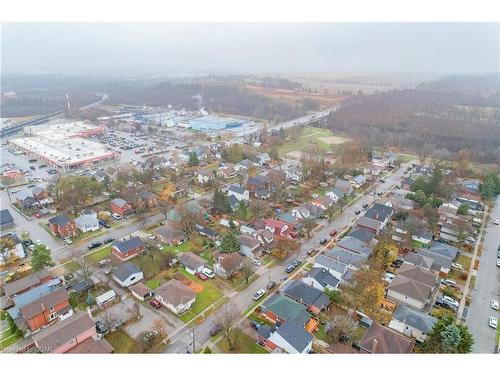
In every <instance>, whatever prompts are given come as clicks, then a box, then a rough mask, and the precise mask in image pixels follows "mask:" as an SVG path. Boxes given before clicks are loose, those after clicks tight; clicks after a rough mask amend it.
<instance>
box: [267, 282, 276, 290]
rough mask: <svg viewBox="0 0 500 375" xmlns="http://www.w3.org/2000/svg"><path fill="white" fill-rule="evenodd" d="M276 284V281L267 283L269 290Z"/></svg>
mask: <svg viewBox="0 0 500 375" xmlns="http://www.w3.org/2000/svg"><path fill="white" fill-rule="evenodd" d="M275 286H276V283H275V282H274V281H270V282H269V284H267V290H271V289H273V288H274V287H275Z"/></svg>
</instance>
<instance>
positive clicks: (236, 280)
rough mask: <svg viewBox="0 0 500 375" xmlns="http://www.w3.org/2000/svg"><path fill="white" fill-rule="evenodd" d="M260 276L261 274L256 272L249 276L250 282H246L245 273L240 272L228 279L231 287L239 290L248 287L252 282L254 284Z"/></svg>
mask: <svg viewBox="0 0 500 375" xmlns="http://www.w3.org/2000/svg"><path fill="white" fill-rule="evenodd" d="M258 278H259V275H257V274H255V273H254V274H252V275H250V277H249V278H248V283H246V282H245V278H244V276H243V274H242V273H238V274H237V275H236V276H235V277H232V278H231V279H230V280H228V282H229V285H230V286H231V288H233V289H234V290H236V291H237V292H239V291H242V290H243V289H246V288H247V287H248V286H249V285H250V284H252V283H253V282H254V281H255V280H257V279H258Z"/></svg>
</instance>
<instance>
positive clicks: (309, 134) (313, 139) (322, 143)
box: [278, 127, 346, 157]
mask: <svg viewBox="0 0 500 375" xmlns="http://www.w3.org/2000/svg"><path fill="white" fill-rule="evenodd" d="M336 136H337V135H336V134H334V133H333V132H332V131H331V130H329V129H321V128H313V127H307V128H302V129H301V133H300V137H299V138H298V139H297V140H296V141H291V142H287V143H285V144H283V145H281V146H279V147H278V153H279V155H280V156H282V157H283V156H285V155H286V154H287V153H289V152H292V151H302V150H304V149H305V148H306V147H307V146H308V145H309V144H311V143H315V144H316V145H317V147H318V148H319V149H321V150H325V151H327V150H331V149H334V148H335V145H334V144H329V143H328V142H327V141H328V140H329V141H332V140H333V138H328V137H336ZM321 138H324V139H323V140H322V139H321ZM339 138H340V137H339ZM344 140H346V139H344Z"/></svg>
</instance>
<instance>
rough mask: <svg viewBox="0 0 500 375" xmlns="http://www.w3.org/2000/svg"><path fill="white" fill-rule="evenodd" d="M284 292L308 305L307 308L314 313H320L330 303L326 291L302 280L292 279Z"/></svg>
mask: <svg viewBox="0 0 500 375" xmlns="http://www.w3.org/2000/svg"><path fill="white" fill-rule="evenodd" d="M283 293H284V294H285V295H286V296H288V297H290V298H292V299H294V300H295V301H297V302H299V303H302V304H304V305H305V306H307V309H308V310H309V311H310V312H312V313H313V314H319V313H320V312H321V310H323V309H325V308H326V307H327V306H328V304H329V303H330V300H329V298H328V296H327V295H326V294H325V293H323V292H322V291H321V290H318V289H316V288H314V287H312V286H310V285H308V284H305V283H304V282H303V281H302V280H294V281H292V282H291V283H290V284H289V285H288V286H287V287H286V289H285V290H284V291H283Z"/></svg>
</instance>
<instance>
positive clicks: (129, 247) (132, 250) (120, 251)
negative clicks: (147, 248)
mask: <svg viewBox="0 0 500 375" xmlns="http://www.w3.org/2000/svg"><path fill="white" fill-rule="evenodd" d="M143 251H144V242H142V240H141V238H140V237H138V236H134V237H131V238H129V239H128V240H123V241H115V242H114V243H113V246H112V247H111V252H112V253H113V255H115V256H116V257H118V258H119V259H120V260H122V261H125V260H129V259H131V258H133V257H135V256H137V255H138V254H139V253H141V252H143Z"/></svg>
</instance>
